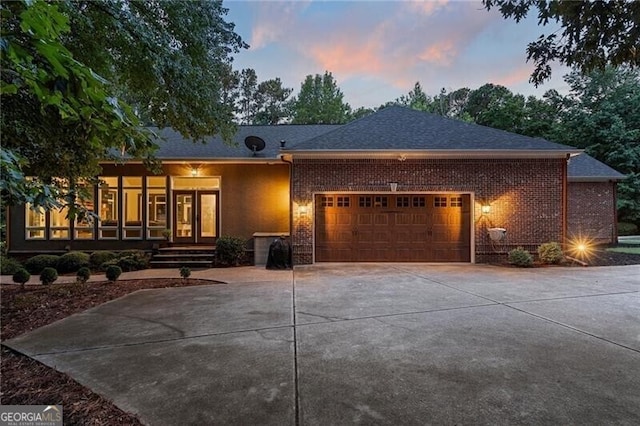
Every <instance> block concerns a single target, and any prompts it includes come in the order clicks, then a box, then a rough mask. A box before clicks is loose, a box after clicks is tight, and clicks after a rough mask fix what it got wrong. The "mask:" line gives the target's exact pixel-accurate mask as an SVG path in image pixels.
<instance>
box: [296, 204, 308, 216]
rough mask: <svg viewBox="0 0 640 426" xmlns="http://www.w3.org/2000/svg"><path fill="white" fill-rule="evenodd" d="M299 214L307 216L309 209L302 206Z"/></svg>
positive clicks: (299, 208)
mask: <svg viewBox="0 0 640 426" xmlns="http://www.w3.org/2000/svg"><path fill="white" fill-rule="evenodd" d="M298 213H300V216H306V215H307V213H308V208H307V206H300V207H298Z"/></svg>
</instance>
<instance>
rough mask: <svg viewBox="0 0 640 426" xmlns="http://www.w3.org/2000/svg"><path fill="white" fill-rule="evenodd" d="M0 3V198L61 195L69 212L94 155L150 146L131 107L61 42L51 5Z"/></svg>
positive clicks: (138, 153) (53, 200) (43, 202)
mask: <svg viewBox="0 0 640 426" xmlns="http://www.w3.org/2000/svg"><path fill="white" fill-rule="evenodd" d="M1 7H2V9H1V10H2V14H3V18H4V19H3V20H2V45H1V49H0V51H1V53H2V56H1V61H2V79H1V80H2V85H1V86H0V88H1V91H0V93H1V96H2V111H1V116H0V120H1V123H0V124H1V125H2V135H1V142H2V158H1V160H2V177H3V179H2V186H1V189H2V202H3V204H15V203H31V204H34V205H38V206H42V207H44V208H52V207H55V206H59V201H58V200H59V199H60V198H64V203H66V204H68V205H69V207H70V208H71V209H70V211H71V214H74V213H75V212H76V211H78V210H80V211H81V210H82V209H80V208H79V204H77V203H76V198H77V195H78V191H79V190H80V189H81V188H80V187H78V186H76V185H75V182H76V181H77V180H78V179H79V178H81V177H86V178H87V179H90V178H92V177H93V176H94V175H95V172H96V171H97V163H98V160H99V159H104V158H108V157H113V156H114V151H115V150H118V151H126V152H127V153H128V154H130V155H132V156H135V157H137V158H143V159H147V160H149V161H151V160H152V154H153V151H154V145H153V143H152V141H151V139H150V137H149V133H148V132H147V131H145V130H144V129H143V128H142V127H141V125H140V122H139V120H138V117H137V116H136V115H135V114H134V113H133V111H132V109H131V108H130V107H129V106H128V105H127V104H125V103H123V102H121V101H120V100H119V99H118V98H116V97H115V96H112V94H111V93H109V91H108V90H107V83H106V81H105V80H104V79H102V78H101V77H100V76H98V75H97V74H95V73H94V72H93V71H92V70H91V69H90V68H89V67H87V66H85V65H83V64H82V63H79V62H78V61H77V60H75V58H74V57H73V55H72V54H71V53H70V52H69V50H67V49H66V48H65V46H64V45H62V43H61V40H62V39H63V37H64V35H65V34H67V33H68V32H69V22H68V19H67V18H66V16H65V15H64V14H62V13H61V12H60V10H59V9H58V7H57V5H55V4H49V3H46V2H43V1H35V2H6V3H3V4H2V6H1ZM53 165H55V167H52V166H53ZM25 169H27V170H29V172H30V174H31V175H34V178H33V179H30V180H27V179H25V177H24V170H25Z"/></svg>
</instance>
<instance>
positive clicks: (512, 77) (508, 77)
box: [494, 65, 533, 87]
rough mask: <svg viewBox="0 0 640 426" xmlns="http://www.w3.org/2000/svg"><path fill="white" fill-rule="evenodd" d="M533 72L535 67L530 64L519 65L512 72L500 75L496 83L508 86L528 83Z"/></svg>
mask: <svg viewBox="0 0 640 426" xmlns="http://www.w3.org/2000/svg"><path fill="white" fill-rule="evenodd" d="M532 72H533V68H532V67H531V66H529V65H525V66H522V67H518V68H516V69H515V70H513V71H511V72H510V73H508V74H505V75H502V76H500V77H499V78H498V79H497V80H495V81H494V83H495V84H500V85H502V86H506V87H509V86H513V85H515V84H520V83H527V82H528V81H529V77H530V76H531V73H532Z"/></svg>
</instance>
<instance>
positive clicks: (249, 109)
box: [240, 68, 258, 124]
mask: <svg viewBox="0 0 640 426" xmlns="http://www.w3.org/2000/svg"><path fill="white" fill-rule="evenodd" d="M257 92H258V76H257V75H256V71H255V70H254V69H253V68H246V69H243V70H242V71H241V72H240V122H241V123H242V124H252V123H253V122H254V120H255V117H256V113H257V108H258V106H257Z"/></svg>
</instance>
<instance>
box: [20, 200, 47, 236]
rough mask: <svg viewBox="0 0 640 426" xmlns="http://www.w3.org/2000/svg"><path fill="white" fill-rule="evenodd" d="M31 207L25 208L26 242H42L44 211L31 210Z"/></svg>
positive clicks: (44, 225)
mask: <svg viewBox="0 0 640 426" xmlns="http://www.w3.org/2000/svg"><path fill="white" fill-rule="evenodd" d="M31 207H32V206H31V205H30V204H27V205H26V206H25V212H26V220H25V225H26V226H25V230H26V237H27V240H44V239H45V236H46V229H45V227H46V215H45V212H44V210H42V209H40V208H37V209H35V210H32V208H31Z"/></svg>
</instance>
